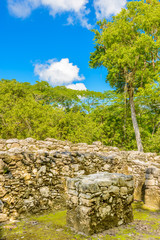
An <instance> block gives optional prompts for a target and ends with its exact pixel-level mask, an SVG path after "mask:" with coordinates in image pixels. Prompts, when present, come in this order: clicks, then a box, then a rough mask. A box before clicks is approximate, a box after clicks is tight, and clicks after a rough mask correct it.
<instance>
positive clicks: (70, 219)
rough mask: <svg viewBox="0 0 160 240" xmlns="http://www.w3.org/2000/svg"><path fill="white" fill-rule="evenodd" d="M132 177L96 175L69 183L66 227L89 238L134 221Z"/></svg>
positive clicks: (110, 174)
mask: <svg viewBox="0 0 160 240" xmlns="http://www.w3.org/2000/svg"><path fill="white" fill-rule="evenodd" d="M133 187H134V181H133V177H132V176H126V175H124V174H113V173H106V172H105V173H97V174H91V175H88V176H81V177H77V178H69V179H68V180H67V194H68V201H67V224H68V226H70V227H72V228H74V229H75V230H76V231H78V232H83V233H85V234H87V235H91V234H93V233H98V232H102V231H104V230H106V229H109V228H112V227H115V226H119V225H122V224H126V223H129V222H131V221H132V220H133V213H132V206H131V203H132V202H133V190H134V188H133Z"/></svg>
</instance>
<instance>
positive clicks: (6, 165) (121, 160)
mask: <svg viewBox="0 0 160 240" xmlns="http://www.w3.org/2000/svg"><path fill="white" fill-rule="evenodd" d="M150 168H154V169H157V170H156V172H155V171H150V170H149V172H147V173H146V171H148V170H147V169H150ZM159 170H160V156H159V155H157V154H156V153H140V152H136V151H120V150H119V149H118V148H115V147H107V146H104V145H103V144H102V143H100V142H94V143H93V144H92V145H87V144H86V143H79V144H72V143H70V142H68V141H59V140H56V139H52V138H47V139H46V140H45V141H40V140H35V139H32V138H27V139H23V140H18V139H8V140H4V139H0V222H3V221H6V220H14V219H17V218H20V217H23V216H26V215H28V214H35V213H43V212H44V211H52V209H62V208H63V209H64V208H65V207H66V196H65V184H66V178H68V177H69V178H75V177H79V176H83V175H90V174H95V173H98V172H106V171H107V172H109V173H122V174H126V175H133V178H134V199H136V200H143V201H144V202H145V204H146V206H151V205H152V206H153V207H154V208H156V209H160V204H159V199H160V174H159V172H158V171H159ZM153 193H154V194H153ZM155 196H156V198H155ZM155 199H157V200H155Z"/></svg>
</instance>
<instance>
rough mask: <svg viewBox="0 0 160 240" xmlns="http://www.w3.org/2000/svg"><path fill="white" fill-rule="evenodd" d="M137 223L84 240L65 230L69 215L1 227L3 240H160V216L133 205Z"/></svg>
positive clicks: (26, 220) (36, 217)
mask: <svg viewBox="0 0 160 240" xmlns="http://www.w3.org/2000/svg"><path fill="white" fill-rule="evenodd" d="M133 211H134V221H133V222H132V223H130V224H128V225H125V226H120V227H118V228H114V229H110V230H106V231H104V232H103V233H100V234H97V235H93V236H84V235H81V234H76V233H75V232H74V231H71V230H70V229H69V228H68V227H67V226H66V211H58V212H54V213H49V214H44V215H41V216H32V217H30V218H27V219H24V220H21V221H20V222H17V223H12V224H8V225H3V226H2V229H1V230H2V231H1V235H2V236H1V238H0V239H4V240H22V239H24V240H53V239H54V240H115V239H117V240H118V239H119V240H141V239H142V240H143V239H144V240H145V239H146V240H147V239H148V240H152V239H160V212H156V211H149V210H146V209H143V204H142V203H134V204H133Z"/></svg>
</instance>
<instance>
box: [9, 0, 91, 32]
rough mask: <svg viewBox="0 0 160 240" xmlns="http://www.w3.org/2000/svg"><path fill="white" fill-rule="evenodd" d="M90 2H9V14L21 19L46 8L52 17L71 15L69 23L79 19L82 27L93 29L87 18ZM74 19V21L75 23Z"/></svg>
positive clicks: (56, 0) (63, 0)
mask: <svg viewBox="0 0 160 240" xmlns="http://www.w3.org/2000/svg"><path fill="white" fill-rule="evenodd" d="M88 1H89V0H8V9H9V12H10V13H11V14H12V15H14V16H16V17H19V18H26V17H28V16H29V15H30V14H31V12H32V11H33V10H34V9H36V8H38V7H46V8H48V9H49V13H50V15H52V16H54V17H55V16H56V14H62V13H66V12H68V13H70V14H72V16H70V17H69V18H68V23H71V24H73V22H75V19H78V20H79V21H80V23H81V25H82V26H84V27H87V28H91V25H90V24H89V23H88V19H87V18H86V16H87V15H88V13H89V10H88V9H87V8H86V5H87V3H88ZM73 19H74V21H73Z"/></svg>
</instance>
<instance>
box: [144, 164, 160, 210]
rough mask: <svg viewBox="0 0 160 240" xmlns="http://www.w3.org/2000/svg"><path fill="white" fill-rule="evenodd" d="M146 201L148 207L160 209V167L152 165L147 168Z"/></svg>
mask: <svg viewBox="0 0 160 240" xmlns="http://www.w3.org/2000/svg"><path fill="white" fill-rule="evenodd" d="M144 188H145V195H144V202H145V205H146V207H148V208H152V209H155V210H159V209H160V169H158V168H156V167H150V168H148V169H147V170H146V180H145V186H144Z"/></svg>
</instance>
